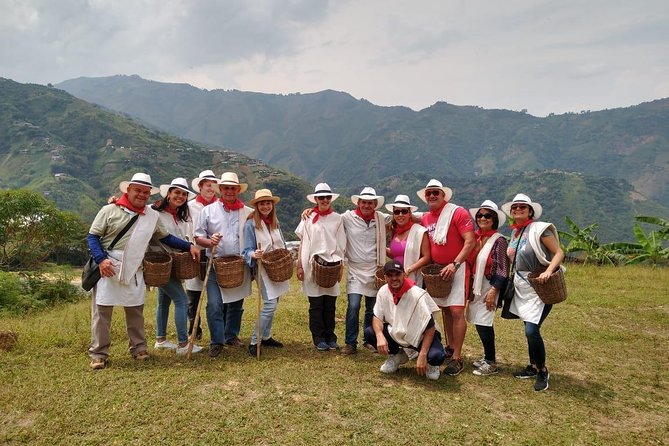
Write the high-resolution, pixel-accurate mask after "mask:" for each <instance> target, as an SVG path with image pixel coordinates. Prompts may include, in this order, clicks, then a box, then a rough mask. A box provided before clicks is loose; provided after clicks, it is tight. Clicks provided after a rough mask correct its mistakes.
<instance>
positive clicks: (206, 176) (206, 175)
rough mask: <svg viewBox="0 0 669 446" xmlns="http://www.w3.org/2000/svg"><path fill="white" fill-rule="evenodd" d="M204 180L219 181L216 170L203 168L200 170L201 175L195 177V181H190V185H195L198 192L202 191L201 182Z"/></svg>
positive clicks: (194, 187)
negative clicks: (215, 173)
mask: <svg viewBox="0 0 669 446" xmlns="http://www.w3.org/2000/svg"><path fill="white" fill-rule="evenodd" d="M202 180H210V181H214V182H216V183H218V177H217V176H216V175H214V172H213V171H212V170H203V171H202V172H200V175H198V176H197V178H193V181H191V182H190V185H191V186H192V187H193V190H194V191H195V192H197V193H198V194H199V193H200V183H201V182H202Z"/></svg>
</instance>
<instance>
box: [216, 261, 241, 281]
mask: <svg viewBox="0 0 669 446" xmlns="http://www.w3.org/2000/svg"><path fill="white" fill-rule="evenodd" d="M214 267H216V282H218V286H220V287H221V288H237V287H238V286H240V285H241V284H242V283H244V259H242V258H241V257H239V256H222V257H216V258H215V259H214Z"/></svg>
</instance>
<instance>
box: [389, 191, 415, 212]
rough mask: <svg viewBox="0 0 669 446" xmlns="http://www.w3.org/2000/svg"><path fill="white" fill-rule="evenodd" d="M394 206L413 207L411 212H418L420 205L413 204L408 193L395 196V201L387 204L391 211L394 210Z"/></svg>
mask: <svg viewBox="0 0 669 446" xmlns="http://www.w3.org/2000/svg"><path fill="white" fill-rule="evenodd" d="M394 208H409V209H411V212H416V211H417V210H418V206H413V205H412V204H411V202H410V201H409V197H408V196H407V195H398V196H396V197H395V202H394V203H390V204H387V205H386V209H388V211H390V212H392V211H393V210H394Z"/></svg>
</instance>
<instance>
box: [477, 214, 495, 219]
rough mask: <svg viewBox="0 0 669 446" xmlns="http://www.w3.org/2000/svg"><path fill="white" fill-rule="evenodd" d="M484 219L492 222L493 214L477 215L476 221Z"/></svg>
mask: <svg viewBox="0 0 669 446" xmlns="http://www.w3.org/2000/svg"><path fill="white" fill-rule="evenodd" d="M479 218H484V219H486V220H492V214H476V219H477V220H478V219H479Z"/></svg>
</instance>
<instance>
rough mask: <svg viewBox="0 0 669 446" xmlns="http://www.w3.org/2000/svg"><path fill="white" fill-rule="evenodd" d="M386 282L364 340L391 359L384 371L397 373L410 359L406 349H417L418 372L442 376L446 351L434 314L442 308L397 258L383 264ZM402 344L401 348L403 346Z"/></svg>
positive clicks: (429, 376)
mask: <svg viewBox="0 0 669 446" xmlns="http://www.w3.org/2000/svg"><path fill="white" fill-rule="evenodd" d="M383 273H384V276H385V279H386V281H387V282H388V283H387V284H386V285H383V286H382V287H381V288H380V289H379V292H378V294H377V296H376V304H375V305H374V318H373V319H372V326H371V327H367V328H366V329H365V331H364V332H365V342H367V343H369V344H371V345H374V346H376V349H377V351H378V352H379V353H381V354H382V355H388V359H387V360H386V362H384V363H383V365H382V366H381V369H380V370H381V372H383V373H394V372H396V371H397V370H398V369H399V367H400V365H402V364H404V363H406V362H407V361H409V357H408V356H407V354H406V352H405V350H407V349H409V350H417V351H418V358H417V359H416V372H417V373H418V374H419V375H421V376H426V377H427V378H428V379H431V380H436V379H439V375H440V372H439V366H440V365H442V364H443V363H444V360H445V359H446V353H445V352H444V347H443V345H441V334H440V333H439V331H438V330H437V326H436V324H435V322H434V317H433V316H432V313H435V312H437V311H439V307H437V305H436V304H435V303H434V301H433V300H432V298H431V297H430V295H429V294H428V293H427V292H426V291H425V290H423V289H422V288H419V287H417V286H416V285H415V283H414V281H413V280H411V279H409V278H407V276H406V273H405V272H404V267H403V266H402V265H401V264H400V263H399V262H396V261H394V260H391V261H389V262H387V263H386V264H385V265H384V267H383ZM400 347H402V348H400Z"/></svg>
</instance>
